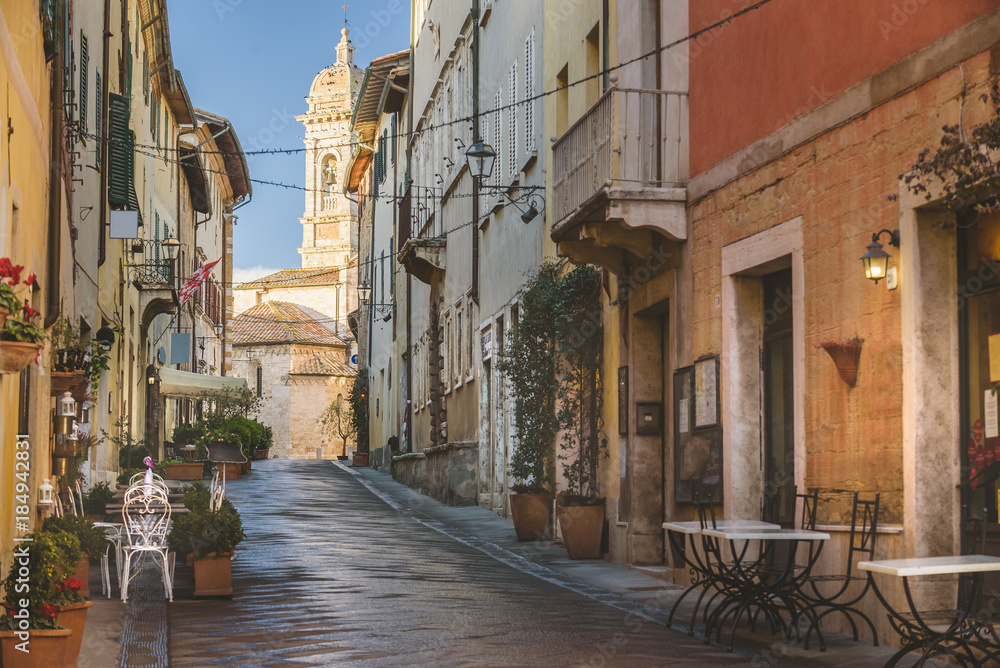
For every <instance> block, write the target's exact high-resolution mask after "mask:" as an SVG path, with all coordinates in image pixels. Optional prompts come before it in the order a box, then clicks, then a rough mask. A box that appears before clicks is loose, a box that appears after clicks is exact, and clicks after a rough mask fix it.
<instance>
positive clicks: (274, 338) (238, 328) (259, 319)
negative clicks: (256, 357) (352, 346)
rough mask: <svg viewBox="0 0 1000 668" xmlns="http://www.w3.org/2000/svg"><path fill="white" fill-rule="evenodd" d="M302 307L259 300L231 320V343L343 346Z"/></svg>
mask: <svg viewBox="0 0 1000 668" xmlns="http://www.w3.org/2000/svg"><path fill="white" fill-rule="evenodd" d="M303 308H305V307H302V306H299V305H297V304H290V303H288V302H263V303H261V304H256V305H255V306H253V307H251V308H249V309H247V310H246V311H244V312H243V313H240V314H239V315H238V316H236V318H235V319H234V320H233V345H237V346H239V345H248V344H251V343H309V344H312V345H318V346H346V345H347V344H346V343H345V342H344V341H343V339H341V338H340V337H338V336H336V335H334V334H333V332H331V331H330V330H328V329H327V328H326V327H324V326H323V325H322V324H321V323H320V322H318V321H317V320H316V319H315V318H313V317H312V316H310V315H308V314H307V313H305V312H304V311H303V310H302V309H303Z"/></svg>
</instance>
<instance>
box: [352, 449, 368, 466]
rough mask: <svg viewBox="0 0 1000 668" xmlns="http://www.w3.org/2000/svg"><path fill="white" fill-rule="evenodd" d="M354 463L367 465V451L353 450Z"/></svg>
mask: <svg viewBox="0 0 1000 668" xmlns="http://www.w3.org/2000/svg"><path fill="white" fill-rule="evenodd" d="M354 465H355V466H368V453H367V452H355V453H354Z"/></svg>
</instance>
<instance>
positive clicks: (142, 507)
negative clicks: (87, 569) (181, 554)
mask: <svg viewBox="0 0 1000 668" xmlns="http://www.w3.org/2000/svg"><path fill="white" fill-rule="evenodd" d="M145 487H146V485H145V484H144V483H142V482H140V483H139V484H138V485H135V486H133V487H130V488H129V489H128V490H126V492H125V502H124V504H123V507H122V520H123V524H124V529H123V531H122V533H123V538H122V546H121V554H122V556H123V562H124V563H123V564H122V573H121V592H122V601H127V600H128V586H129V583H130V582H131V581H132V579H133V578H135V576H136V575H137V574H138V572H139V566H140V565H141V563H142V562H143V561H144V559H145V557H146V556H147V555H148V556H150V557H152V558H153V559H154V561H156V562H157V566H158V567H159V569H160V573H161V575H162V576H163V591H164V593H165V594H166V596H167V599H168V600H170V601H173V600H174V593H173V575H174V573H173V571H174V557H173V554H172V553H169V551H168V548H167V534H168V533H169V532H170V500H169V498H168V496H167V492H166V491H164V489H163V488H160V487H159V486H158V485H156V484H153V485H150V486H149V489H148V490H147V489H144V488H145ZM137 559H138V562H137V561H136V560H137Z"/></svg>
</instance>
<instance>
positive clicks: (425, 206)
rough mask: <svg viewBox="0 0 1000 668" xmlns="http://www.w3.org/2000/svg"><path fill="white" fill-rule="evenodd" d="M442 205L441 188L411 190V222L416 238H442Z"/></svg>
mask: <svg viewBox="0 0 1000 668" xmlns="http://www.w3.org/2000/svg"><path fill="white" fill-rule="evenodd" d="M440 204H441V189H440V188H427V187H419V186H413V187H411V188H410V220H411V221H412V227H411V230H412V232H413V236H414V238H416V239H433V238H435V237H440V236H442V234H443V229H442V222H441V212H440V210H439V209H440Z"/></svg>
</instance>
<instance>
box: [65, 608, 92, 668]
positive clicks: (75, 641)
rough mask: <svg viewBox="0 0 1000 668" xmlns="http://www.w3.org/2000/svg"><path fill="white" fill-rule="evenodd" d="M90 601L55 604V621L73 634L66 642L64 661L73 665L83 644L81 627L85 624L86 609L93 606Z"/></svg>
mask: <svg viewBox="0 0 1000 668" xmlns="http://www.w3.org/2000/svg"><path fill="white" fill-rule="evenodd" d="M93 605H94V604H93V603H92V602H91V601H84V602H83V603H71V604H69V605H57V606H56V623H57V624H59V626H61V627H63V628H64V629H69V630H70V631H72V632H73V635H71V636H70V637H69V640H68V641H67V642H66V663H67V664H68V665H70V666H75V665H76V662H77V661H78V660H79V657H80V646H81V645H82V644H83V627H84V626H85V625H86V624H87V609H88V608H91V607H93Z"/></svg>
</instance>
